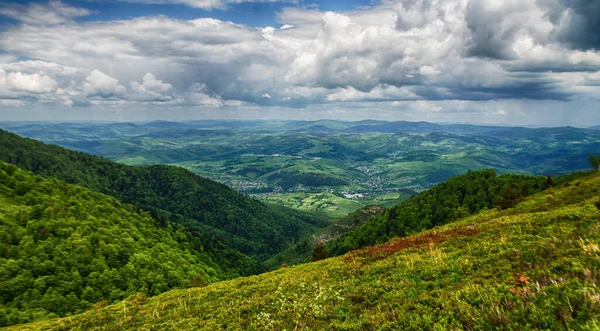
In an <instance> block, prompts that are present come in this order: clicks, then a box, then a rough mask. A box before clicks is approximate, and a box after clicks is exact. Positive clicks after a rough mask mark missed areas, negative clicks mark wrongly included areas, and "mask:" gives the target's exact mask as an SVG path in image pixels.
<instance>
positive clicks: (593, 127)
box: [588, 125, 600, 130]
mask: <svg viewBox="0 0 600 331" xmlns="http://www.w3.org/2000/svg"><path fill="white" fill-rule="evenodd" d="M588 129H590V130H600V125H596V126H592V127H589V128H588Z"/></svg>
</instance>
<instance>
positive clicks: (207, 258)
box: [0, 163, 253, 326]
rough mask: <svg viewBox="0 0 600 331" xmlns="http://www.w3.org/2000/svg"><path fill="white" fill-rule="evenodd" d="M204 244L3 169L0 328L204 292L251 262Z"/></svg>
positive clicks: (78, 192) (93, 198)
mask: <svg viewBox="0 0 600 331" xmlns="http://www.w3.org/2000/svg"><path fill="white" fill-rule="evenodd" d="M203 245H204V243H202V242H198V241H197V240H195V238H193V237H192V236H191V234H190V233H189V232H188V231H186V230H184V229H183V228H182V227H181V226H179V225H174V224H172V223H169V222H167V223H164V222H163V223H161V222H158V221H156V220H155V219H153V218H152V217H151V216H150V215H149V214H148V213H146V212H140V211H138V210H137V208H136V207H134V206H132V205H128V204H124V203H121V202H120V201H118V200H117V199H115V198H113V197H109V196H106V195H103V194H100V193H96V192H92V191H90V190H89V189H86V188H83V187H81V186H76V185H71V184H66V183H64V182H61V181H59V180H57V179H45V178H43V177H40V176H35V175H33V174H31V173H30V172H25V171H22V170H20V169H18V168H17V167H15V166H13V165H10V164H6V163H0V326H6V325H11V324H16V323H24V322H29V321H32V320H36V319H42V318H49V317H57V316H65V315H67V314H72V313H77V312H82V311H84V310H87V309H89V308H90V307H91V306H92V305H93V304H96V303H98V302H101V301H102V302H105V303H112V302H115V301H118V300H122V299H124V298H126V297H128V296H129V295H131V294H135V293H142V294H144V295H148V296H149V295H157V294H160V293H162V292H165V291H167V290H170V289H173V288H188V287H190V286H204V285H206V284H208V283H212V282H215V281H219V280H223V279H228V278H234V277H237V276H239V273H238V271H237V270H236V269H244V267H240V266H243V265H246V267H247V266H248V265H252V264H253V261H251V260H250V259H249V258H248V257H244V256H243V255H241V254H239V253H238V254H237V255H236V254H229V255H228V256H216V255H214V254H212V253H213V252H214V249H213V248H211V247H205V246H203ZM227 259H229V261H227ZM224 261H226V262H225V263H224ZM227 264H231V265H232V266H231V267H226V266H225V265H227Z"/></svg>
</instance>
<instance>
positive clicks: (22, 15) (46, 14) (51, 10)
mask: <svg viewBox="0 0 600 331" xmlns="http://www.w3.org/2000/svg"><path fill="white" fill-rule="evenodd" d="M0 5H1V7H0V15H2V16H6V17H10V18H12V19H14V20H17V21H20V22H22V23H23V24H28V25H36V26H42V25H57V24H63V23H67V22H72V21H73V19H75V18H77V17H82V16H88V15H91V12H90V11H89V10H87V9H85V8H77V7H73V6H71V5H69V4H66V3H64V2H61V1H60V0H50V1H49V2H48V3H47V4H41V3H31V4H29V5H22V4H18V3H4V4H2V3H0Z"/></svg>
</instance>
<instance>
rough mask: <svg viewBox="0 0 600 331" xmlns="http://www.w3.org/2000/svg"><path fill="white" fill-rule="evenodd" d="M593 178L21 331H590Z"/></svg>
mask: <svg viewBox="0 0 600 331" xmlns="http://www.w3.org/2000/svg"><path fill="white" fill-rule="evenodd" d="M599 193H600V176H599V175H598V174H596V173H593V174H590V175H588V176H586V177H583V178H579V179H574V180H572V181H570V182H568V183H565V184H562V185H560V186H558V187H553V188H550V189H548V190H545V191H543V192H540V193H537V194H534V195H532V196H530V197H528V198H526V199H525V200H523V201H522V202H520V203H519V204H518V205H516V206H515V207H514V208H508V209H504V210H499V209H489V210H487V211H484V212H482V213H479V214H476V215H473V216H468V217H466V218H461V219H459V220H456V221H454V222H451V223H449V224H446V225H443V226H440V227H436V228H434V229H432V230H428V231H425V232H422V233H418V234H414V235H412V236H410V237H407V238H396V239H392V240H391V241H389V242H387V243H385V244H382V245H379V246H375V247H370V248H365V249H361V250H357V251H353V252H351V253H349V254H346V255H344V256H341V257H336V258H329V259H326V260H323V261H320V262H316V263H308V264H304V265H298V266H294V267H289V268H281V269H279V270H277V271H272V272H269V273H265V274H261V275H257V276H252V277H246V278H238V279H235V280H231V281H224V282H219V283H215V284H211V285H208V286H206V287H203V288H194V289H188V290H174V291H170V292H167V293H165V294H162V295H160V296H156V297H153V298H149V299H148V298H145V297H144V296H132V297H130V298H129V299H127V300H125V301H123V302H120V303H118V304H114V305H111V306H107V307H98V308H97V309H94V310H91V311H89V312H86V313H84V314H81V315H77V316H73V317H70V318H63V319H55V320H49V321H42V322H38V323H35V324H29V325H21V326H18V327H16V328H15V329H17V328H18V329H19V330H42V329H77V330H83V329H85V330H135V329H139V328H142V327H149V326H151V327H152V328H155V329H177V330H221V329H245V330H248V329H288V330H292V329H313V330H314V329H344V330H375V329H389V330H396V329H403V330H429V329H430V330H448V329H467V330H506V329H519V330H523V329H540V330H542V329H543V330H572V329H580V330H586V329H587V330H591V329H596V328H597V326H598V325H599V323H600V320H599V317H598V316H600V304H599V300H598V297H599V296H600V293H598V290H597V286H598V282H599V281H600V278H599V275H600V264H599V262H598V261H599V259H600V248H599V246H598V243H599V242H600V231H599V229H600V200H599Z"/></svg>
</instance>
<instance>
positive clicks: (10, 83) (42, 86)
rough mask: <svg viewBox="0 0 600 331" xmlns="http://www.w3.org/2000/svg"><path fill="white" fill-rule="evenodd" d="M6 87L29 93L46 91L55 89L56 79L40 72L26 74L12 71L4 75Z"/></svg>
mask: <svg viewBox="0 0 600 331" xmlns="http://www.w3.org/2000/svg"><path fill="white" fill-rule="evenodd" d="M5 79H6V80H5V84H6V87H7V88H8V89H9V90H15V91H24V92H31V93H48V92H51V91H53V90H54V89H56V85H57V83H56V81H55V80H54V79H52V78H50V77H48V76H42V75H40V74H33V75H26V74H22V73H20V72H12V73H9V74H7V75H6V78H5Z"/></svg>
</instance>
